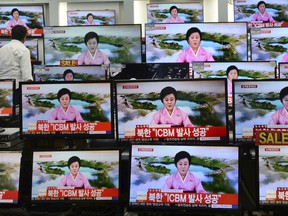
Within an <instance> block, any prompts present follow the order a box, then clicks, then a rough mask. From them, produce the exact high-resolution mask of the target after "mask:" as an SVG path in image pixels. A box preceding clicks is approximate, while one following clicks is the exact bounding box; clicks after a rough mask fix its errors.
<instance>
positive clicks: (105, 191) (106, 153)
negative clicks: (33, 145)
mask: <svg viewBox="0 0 288 216" xmlns="http://www.w3.org/2000/svg"><path fill="white" fill-rule="evenodd" d="M119 187H120V150H119V149H97V150H91V149H90V150H79V149H78V150H77V151H76V150H74V151H73V150H70V151H69V150H61V151H60V150H58V151H57V150H53V151H41V150H33V158H32V188H31V205H32V207H35V208H37V207H39V208H41V207H43V206H45V205H46V206H51V205H53V206H54V207H55V208H56V207H65V206H70V207H73V206H74V207H75V206H79V207H82V206H83V207H88V206H90V207H91V206H99V205H102V206H106V205H109V204H114V205H115V204H119V200H120V199H119V197H120V193H119Z"/></svg>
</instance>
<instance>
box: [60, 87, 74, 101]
mask: <svg viewBox="0 0 288 216" xmlns="http://www.w3.org/2000/svg"><path fill="white" fill-rule="evenodd" d="M65 94H68V95H69V98H70V99H71V91H70V90H69V89H67V88H62V89H60V90H59V91H58V94H57V99H58V101H60V98H61V97H62V96H63V95H65Z"/></svg>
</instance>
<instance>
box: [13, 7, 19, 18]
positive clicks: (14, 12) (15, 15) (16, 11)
mask: <svg viewBox="0 0 288 216" xmlns="http://www.w3.org/2000/svg"><path fill="white" fill-rule="evenodd" d="M11 15H12V17H13V19H15V20H18V19H19V16H20V11H19V10H18V9H17V8H13V9H12V10H11Z"/></svg>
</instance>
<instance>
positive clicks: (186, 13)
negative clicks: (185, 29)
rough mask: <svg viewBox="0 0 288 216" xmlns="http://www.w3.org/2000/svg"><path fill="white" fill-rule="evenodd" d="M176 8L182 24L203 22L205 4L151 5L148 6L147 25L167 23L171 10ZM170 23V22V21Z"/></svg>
mask: <svg viewBox="0 0 288 216" xmlns="http://www.w3.org/2000/svg"><path fill="white" fill-rule="evenodd" d="M172 6H175V7H176V8H177V9H178V17H179V18H180V20H179V21H181V22H182V23H184V22H185V23H191V22H203V21H204V18H203V17H204V16H203V3H202V2H200V1H199V2H189V3H188V2H187V3H180V2H177V3H174V4H173V3H149V4H147V23H166V22H167V21H168V20H167V19H168V18H169V17H171V14H170V8H171V7H172ZM168 22H169V21H168Z"/></svg>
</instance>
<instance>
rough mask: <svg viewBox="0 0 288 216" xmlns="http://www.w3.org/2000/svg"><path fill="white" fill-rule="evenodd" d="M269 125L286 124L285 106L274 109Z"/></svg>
mask: <svg viewBox="0 0 288 216" xmlns="http://www.w3.org/2000/svg"><path fill="white" fill-rule="evenodd" d="M269 125H288V112H287V110H286V109H285V108H281V109H279V110H278V111H276V112H275V113H274V114H273V115H272V116H271V120H270V122H269Z"/></svg>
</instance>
